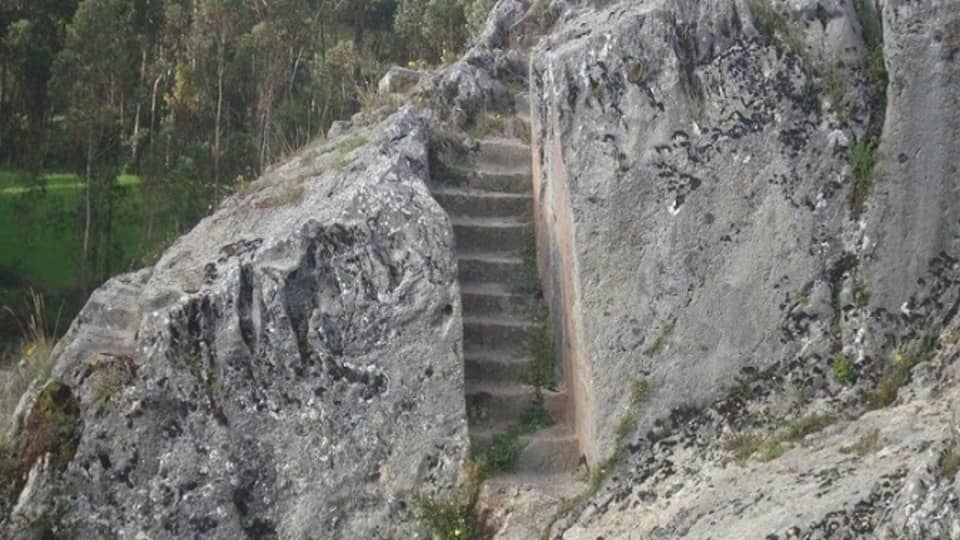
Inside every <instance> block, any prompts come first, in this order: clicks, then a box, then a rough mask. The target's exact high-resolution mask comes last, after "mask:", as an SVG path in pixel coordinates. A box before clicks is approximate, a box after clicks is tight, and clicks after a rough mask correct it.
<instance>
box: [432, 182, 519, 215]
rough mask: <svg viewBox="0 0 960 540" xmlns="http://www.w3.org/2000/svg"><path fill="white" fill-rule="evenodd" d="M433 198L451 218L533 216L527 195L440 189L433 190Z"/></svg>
mask: <svg viewBox="0 0 960 540" xmlns="http://www.w3.org/2000/svg"><path fill="white" fill-rule="evenodd" d="M433 198H434V199H436V200H437V202H438V203H440V206H442V207H443V209H444V210H446V211H447V213H448V214H450V215H452V216H462V217H507V216H512V217H516V218H518V219H531V217H532V215H533V202H532V198H531V197H530V194H529V193H505V192H497V191H484V190H480V189H470V188H450V187H441V188H437V189H434V191H433Z"/></svg>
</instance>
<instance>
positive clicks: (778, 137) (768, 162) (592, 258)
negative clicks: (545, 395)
mask: <svg viewBox="0 0 960 540" xmlns="http://www.w3.org/2000/svg"><path fill="white" fill-rule="evenodd" d="M871 5H872V3H870V2H853V1H832V2H814V1H809V2H808V1H799V2H778V1H773V2H769V1H756V2H747V1H736V2H695V1H683V0H675V1H666V0H664V1H654V2H641V1H630V0H624V1H621V2H617V3H609V4H608V5H607V6H606V7H601V8H597V7H595V5H594V4H593V3H590V2H567V3H565V4H564V8H563V9H564V11H563V14H562V16H561V17H560V22H559V23H558V24H557V26H556V27H554V28H553V29H552V30H551V32H550V35H548V36H547V37H545V38H544V39H543V40H542V41H541V42H540V43H539V45H538V46H537V47H536V48H535V49H534V50H533V51H531V98H532V100H531V105H532V109H533V114H532V117H533V124H534V126H533V131H534V133H533V147H534V165H535V193H534V199H535V210H536V212H537V214H538V215H537V223H538V236H539V243H540V248H541V250H540V256H541V269H542V271H543V274H544V278H545V280H546V281H547V283H546V288H547V293H548V299H549V301H550V304H551V307H552V311H553V314H554V317H555V319H556V321H557V331H558V333H559V334H560V336H561V339H560V345H561V347H562V349H561V350H562V353H563V357H564V368H565V372H566V375H565V376H566V380H567V384H568V385H569V387H570V391H571V393H572V395H573V396H574V398H575V399H574V402H575V404H576V408H577V410H576V417H577V420H576V421H577V431H578V436H579V439H580V444H581V447H582V449H583V452H584V454H585V455H586V457H587V460H588V462H589V463H590V464H591V465H593V466H594V467H595V468H599V467H598V466H597V464H601V463H602V464H603V466H604V467H608V466H611V465H610V463H609V462H604V460H605V459H606V458H607V457H608V456H610V455H617V456H619V457H620V461H619V462H618V463H619V465H617V466H616V467H614V469H613V472H612V473H610V474H611V476H610V477H609V479H608V480H607V481H606V482H604V483H603V484H602V487H600V488H599V489H598V490H597V492H596V493H595V494H594V495H593V496H591V497H587V498H586V500H584V501H582V502H581V503H579V504H577V505H575V507H574V510H573V512H571V513H570V514H568V515H567V516H565V517H563V518H561V519H560V520H559V522H558V524H557V526H556V527H555V528H554V529H553V533H554V536H555V537H557V538H560V537H562V538H568V539H572V538H577V539H586V538H597V537H603V538H684V537H689V538H707V537H713V538H827V537H843V538H860V537H880V538H948V537H949V538H958V537H960V524H958V519H957V508H958V505H957V502H956V501H957V500H958V495H960V493H958V491H957V484H956V483H955V480H954V477H953V476H952V474H951V473H950V472H949V468H948V469H943V468H942V464H943V463H944V462H945V461H949V459H948V456H950V455H951V452H953V451H955V442H954V437H955V424H956V420H955V418H953V415H954V414H953V412H952V411H951V407H952V405H950V404H951V403H952V402H953V400H954V399H955V398H956V388H957V383H958V381H957V377H956V375H957V374H956V373H955V368H954V367H952V366H953V363H954V362H955V361H956V359H957V350H956V347H955V343H956V335H955V333H954V332H955V331H954V330H952V329H953V328H955V326H956V324H957V320H956V315H957V311H958V305H960V304H958V299H960V287H958V284H960V265H958V261H960V216H958V212H960V206H958V202H960V184H958V182H960V180H958V178H960V176H958V174H957V166H956V164H955V163H954V161H955V160H953V159H952V157H951V156H954V155H956V153H957V151H958V150H960V148H958V145H960V101H958V100H960V95H958V93H957V90H956V89H957V88H958V85H957V82H958V77H960V63H958V62H957V58H958V55H960V52H958V51H960V11H958V8H960V4H958V3H957V2H956V1H938V0H926V1H922V2H896V1H890V2H882V3H881V5H880V9H879V10H878V11H876V12H874V14H875V15H871V11H872V10H870V9H869V6H871ZM873 24H877V25H880V27H882V30H883V44H882V48H881V50H880V51H877V50H876V49H872V48H871V47H872V45H871V43H870V39H868V34H869V33H870V31H871V30H870V29H871V25H873ZM876 55H882V63H883V64H885V66H886V71H887V72H888V74H889V85H885V84H884V83H882V82H881V83H880V84H878V82H877V81H878V80H880V79H879V77H878V75H877V64H876V63H873V64H871V62H872V61H874V60H875V59H876V58H877V57H878V56H876ZM838 82H839V84H837V83H838ZM878 96H879V97H878ZM931 111H935V112H931ZM872 125H874V126H882V130H881V131H879V132H877V131H875V130H874V129H873V128H871V126H872ZM875 136H879V148H877V149H876V150H873V149H872V144H873V143H872V142H871V141H870V138H871V137H875ZM867 162H871V163H870V164H867V165H865V163H867ZM873 162H875V166H874V165H873V164H872V163H873ZM871 168H872V174H870V172H871V171H870V169H871ZM864 170H867V173H866V174H863V171H864ZM914 363H920V364H921V365H920V366H919V367H917V368H914V370H913V371H912V372H911V371H910V368H909V366H912V365H913V364H914ZM838 366H840V367H838ZM844 366H846V367H844ZM904 366H907V367H904ZM845 369H849V370H850V371H849V373H852V375H850V376H844V375H842V372H843V370H845ZM911 373H912V374H911ZM905 374H906V375H905ZM631 381H645V382H646V383H648V385H649V389H650V392H649V398H648V399H647V401H645V402H644V403H642V405H640V406H639V407H638V406H636V405H634V406H633V407H634V408H635V409H636V411H635V415H634V416H627V415H625V412H624V411H625V410H627V409H628V407H630V403H631V400H632V399H633V398H632V396H631V390H630V383H631ZM892 381H895V382H892ZM907 381H912V382H910V384H908V385H907V386H905V387H904V388H901V389H900V391H899V392H898V391H897V387H898V385H902V384H906V382H907ZM878 396H881V397H878ZM883 396H885V397H883ZM878 402H879V403H878ZM878 406H891V407H892V408H891V409H889V410H884V411H883V412H879V413H877V412H866V413H865V411H867V410H868V409H874V408H876V407H878ZM860 415H863V416H860ZM811 418H814V419H818V421H819V420H822V419H823V418H829V421H825V423H829V424H830V425H831V427H829V428H826V429H824V430H823V431H822V432H819V431H818V432H817V433H816V435H807V434H804V435H806V436H804V437H801V438H800V439H799V440H791V442H783V440H781V439H782V437H786V435H782V434H778V433H780V432H778V431H777V430H778V429H783V426H788V427H789V426H795V425H801V424H802V425H806V424H804V422H811V421H812V420H810V419H811ZM624 419H627V420H632V422H630V423H628V424H624V423H622V422H621V420H624ZM624 425H626V426H631V425H632V426H636V429H632V430H628V431H627V432H626V433H625V432H624V430H623V429H618V427H619V428H622V427H623V426H624ZM797 429H799V428H797ZM819 429H820V428H819V427H818V428H817V430H819ZM874 430H876V439H877V440H878V441H879V442H876V441H874V442H870V440H867V439H869V438H870V437H873V435H874ZM788 431H789V429H788ZM758 433H759V434H758ZM749 437H753V438H754V442H757V443H758V444H760V443H761V442H762V443H764V444H768V446H766V447H760V450H757V452H756V453H752V454H750V453H748V455H753V456H754V457H753V458H752V459H751V460H747V461H746V462H745V463H744V464H743V465H739V464H735V463H731V459H732V458H731V455H732V454H733V453H734V452H735V451H736V448H737V445H738V444H740V445H742V444H746V442H749V441H748V439H747V438H749ZM784 440H785V439H784ZM861 441H865V442H864V444H863V445H862V448H864V449H863V452H864V453H863V454H862V455H859V454H858V452H860V450H851V447H855V448H861V446H856V443H858V442H861ZM868 443H869V444H868ZM951 449H952V450H951ZM783 452H785V453H783ZM780 453H783V455H782V457H780ZM758 456H761V457H762V459H760V458H758ZM768 459H769V460H770V462H769V463H762V464H761V463H758V461H763V460H768ZM954 471H955V469H954ZM607 472H609V471H605V472H604V473H603V475H605V474H607ZM831 535H834V536H831Z"/></svg>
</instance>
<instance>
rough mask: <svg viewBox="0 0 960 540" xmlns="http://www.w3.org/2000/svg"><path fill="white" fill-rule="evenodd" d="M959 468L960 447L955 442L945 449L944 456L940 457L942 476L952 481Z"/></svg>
mask: <svg viewBox="0 0 960 540" xmlns="http://www.w3.org/2000/svg"><path fill="white" fill-rule="evenodd" d="M958 470H960V448H958V447H957V443H956V442H954V443H951V444H950V446H948V447H947V449H946V450H944V452H943V457H941V458H940V476H941V477H942V478H943V479H944V480H946V481H948V482H952V481H953V478H954V477H955V476H957V471H958Z"/></svg>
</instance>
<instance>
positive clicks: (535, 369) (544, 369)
mask: <svg viewBox="0 0 960 540" xmlns="http://www.w3.org/2000/svg"><path fill="white" fill-rule="evenodd" d="M535 323H536V326H534V327H533V329H532V330H531V331H530V332H529V333H528V334H527V342H526V348H527V354H528V355H529V357H530V365H529V368H528V375H527V379H528V380H527V382H528V383H529V384H530V385H531V386H533V387H536V388H550V387H551V386H553V384H554V370H555V365H554V364H555V360H554V358H555V353H556V352H555V350H554V335H553V323H552V321H551V319H550V317H549V316H548V315H546V314H543V315H539V316H538V318H537V319H535Z"/></svg>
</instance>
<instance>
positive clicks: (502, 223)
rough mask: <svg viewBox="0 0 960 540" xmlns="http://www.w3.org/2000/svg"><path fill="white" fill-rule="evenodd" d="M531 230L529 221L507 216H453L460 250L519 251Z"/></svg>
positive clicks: (454, 229)
mask: <svg viewBox="0 0 960 540" xmlns="http://www.w3.org/2000/svg"><path fill="white" fill-rule="evenodd" d="M531 231H532V229H531V224H530V223H528V222H523V221H518V220H512V219H508V218H453V232H454V238H455V239H456V243H457V246H458V251H460V252H473V253H480V252H492V251H520V250H522V249H523V247H524V246H525V245H526V243H527V242H528V237H529V236H530V234H531Z"/></svg>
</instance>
